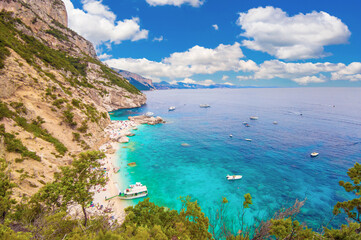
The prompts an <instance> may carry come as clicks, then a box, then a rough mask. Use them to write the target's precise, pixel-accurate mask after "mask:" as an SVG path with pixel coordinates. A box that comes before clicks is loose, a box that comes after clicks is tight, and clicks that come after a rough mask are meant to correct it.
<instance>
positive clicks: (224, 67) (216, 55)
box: [105, 42, 257, 79]
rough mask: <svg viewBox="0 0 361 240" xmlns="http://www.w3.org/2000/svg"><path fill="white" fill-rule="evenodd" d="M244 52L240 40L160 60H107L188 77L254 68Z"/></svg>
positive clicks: (140, 69)
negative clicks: (245, 58)
mask: <svg viewBox="0 0 361 240" xmlns="http://www.w3.org/2000/svg"><path fill="white" fill-rule="evenodd" d="M242 57H243V52H242V50H241V48H240V44H239V43H237V42H236V43H234V44H233V45H223V44H220V45H219V46H218V47H216V48H215V49H210V48H204V47H201V46H194V47H192V48H190V49H188V50H187V51H185V52H176V53H173V54H171V55H170V56H169V57H167V58H164V59H163V60H162V61H161V62H155V61H150V60H148V59H145V58H143V59H132V58H119V59H109V60H107V61H105V62H106V63H107V64H108V65H109V66H111V67H114V68H119V69H125V70H128V71H131V72H135V73H138V74H141V75H147V76H151V77H168V78H172V79H174V78H186V77H190V76H192V75H194V74H213V73H215V72H218V71H236V72H238V71H253V70H254V69H256V68H257V64H256V63H254V62H253V61H251V60H248V61H244V60H240V58H242Z"/></svg>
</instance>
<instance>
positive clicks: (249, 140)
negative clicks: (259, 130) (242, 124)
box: [244, 138, 252, 142]
mask: <svg viewBox="0 0 361 240" xmlns="http://www.w3.org/2000/svg"><path fill="white" fill-rule="evenodd" d="M244 140H246V141H248V142H252V139H250V138H246V139H244Z"/></svg>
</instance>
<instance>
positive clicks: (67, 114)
mask: <svg viewBox="0 0 361 240" xmlns="http://www.w3.org/2000/svg"><path fill="white" fill-rule="evenodd" d="M71 110H72V108H71V107H70V105H68V108H67V109H66V110H64V111H63V119H64V121H65V122H66V123H68V124H69V126H71V127H75V126H76V125H77V122H75V121H74V113H72V112H71Z"/></svg>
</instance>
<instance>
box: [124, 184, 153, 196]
mask: <svg viewBox="0 0 361 240" xmlns="http://www.w3.org/2000/svg"><path fill="white" fill-rule="evenodd" d="M147 195H148V189H147V186H145V185H143V184H141V183H140V182H137V183H135V184H134V185H129V188H127V189H125V190H124V193H119V196H118V197H119V198H120V199H135V198H142V197H146V196H147Z"/></svg>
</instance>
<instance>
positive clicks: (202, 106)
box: [199, 104, 211, 108]
mask: <svg viewBox="0 0 361 240" xmlns="http://www.w3.org/2000/svg"><path fill="white" fill-rule="evenodd" d="M199 107H201V108H209V107H211V106H209V105H208V104H200V105H199Z"/></svg>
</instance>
